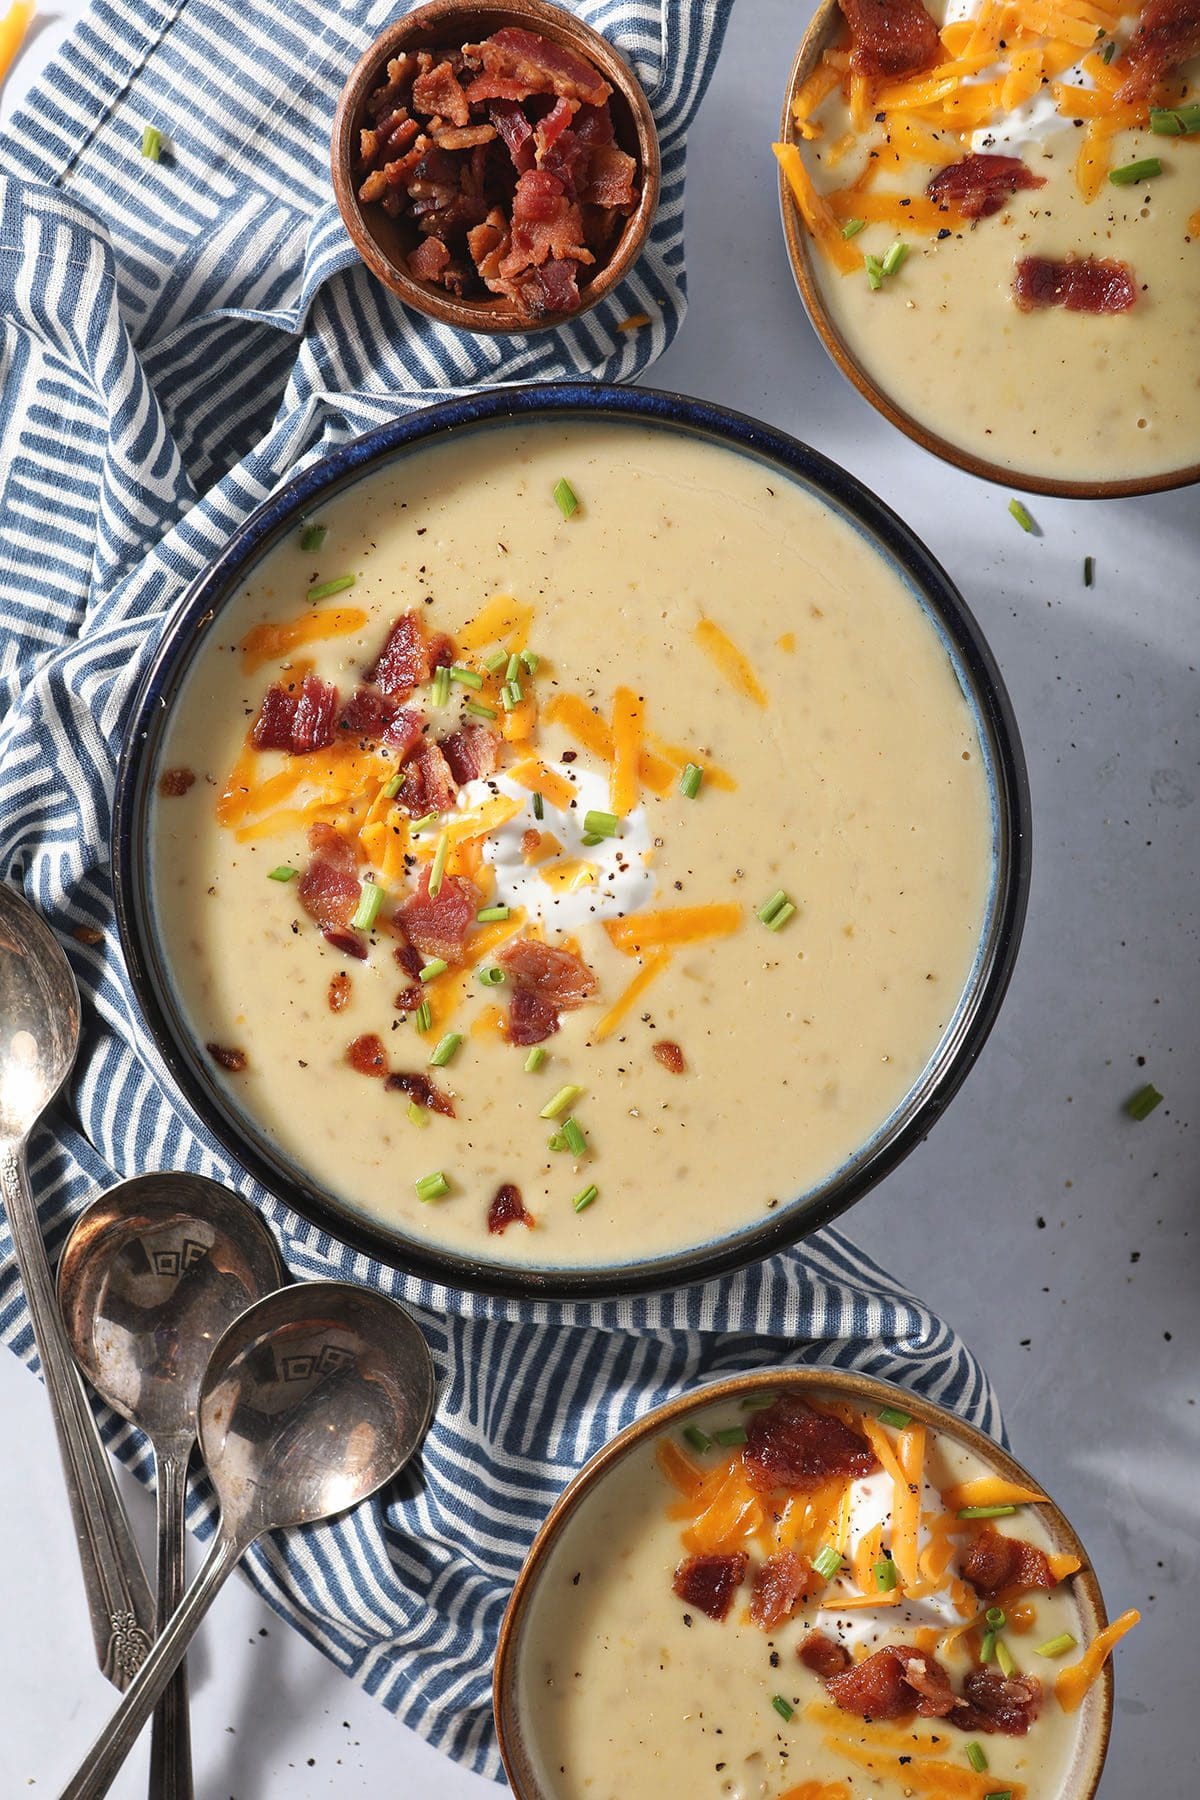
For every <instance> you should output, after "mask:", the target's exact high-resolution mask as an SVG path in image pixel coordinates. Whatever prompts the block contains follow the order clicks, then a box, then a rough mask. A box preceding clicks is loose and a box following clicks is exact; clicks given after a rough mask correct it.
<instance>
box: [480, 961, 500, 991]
mask: <svg viewBox="0 0 1200 1800" xmlns="http://www.w3.org/2000/svg"><path fill="white" fill-rule="evenodd" d="M479 979H480V981H481V982H482V983H483V985H484V987H503V986H504V970H503V969H498V968H496V966H495V964H494V963H489V964H488V966H487V968H486V969H480V971H479Z"/></svg>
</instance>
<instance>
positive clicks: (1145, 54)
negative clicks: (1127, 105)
mask: <svg viewBox="0 0 1200 1800" xmlns="http://www.w3.org/2000/svg"><path fill="white" fill-rule="evenodd" d="M1198 55H1200V0H1147V3H1146V5H1145V6H1143V8H1142V10H1141V13H1140V14H1139V15H1138V22H1137V28H1136V29H1135V31H1134V33H1133V36H1132V37H1131V38H1130V40H1129V43H1128V44H1127V45H1126V48H1125V54H1124V56H1123V57H1122V58H1121V60H1120V63H1119V64H1118V67H1119V68H1121V69H1124V70H1125V71H1126V72H1127V73H1126V78H1125V82H1124V85H1123V86H1122V87H1121V88H1120V90H1119V91H1118V94H1117V98H1118V100H1124V101H1138V100H1145V99H1147V98H1148V96H1149V94H1150V91H1151V89H1152V88H1153V87H1154V85H1155V83H1156V82H1158V81H1161V80H1162V78H1163V76H1164V75H1169V74H1170V73H1171V71H1172V69H1177V68H1178V67H1179V65H1180V63H1185V62H1189V61H1190V60H1191V58H1192V57H1193V56H1198Z"/></svg>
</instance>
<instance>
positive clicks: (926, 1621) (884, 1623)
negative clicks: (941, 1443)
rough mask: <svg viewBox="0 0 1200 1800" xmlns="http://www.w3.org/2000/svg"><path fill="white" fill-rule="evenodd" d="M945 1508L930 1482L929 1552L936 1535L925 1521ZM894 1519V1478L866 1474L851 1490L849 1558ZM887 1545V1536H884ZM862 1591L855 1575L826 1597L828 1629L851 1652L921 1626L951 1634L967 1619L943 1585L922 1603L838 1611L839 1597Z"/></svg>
mask: <svg viewBox="0 0 1200 1800" xmlns="http://www.w3.org/2000/svg"><path fill="white" fill-rule="evenodd" d="M943 1510H944V1508H943V1506H942V1501H941V1496H940V1495H939V1494H938V1492H937V1490H936V1489H935V1488H933V1487H931V1486H930V1484H929V1483H928V1482H925V1483H924V1484H923V1486H922V1489H921V1524H920V1527H919V1529H918V1532H917V1543H918V1545H919V1547H920V1548H921V1549H922V1550H924V1548H925V1546H926V1545H927V1544H928V1543H929V1538H930V1533H929V1530H928V1528H927V1526H926V1525H925V1523H924V1521H925V1519H926V1518H927V1517H929V1516H933V1515H936V1514H938V1513H940V1512H942V1511H943ZM891 1516H892V1478H891V1476H890V1475H888V1474H887V1473H886V1472H885V1471H883V1470H882V1469H881V1470H880V1471H879V1473H878V1474H875V1475H866V1476H864V1477H863V1478H862V1479H861V1480H859V1481H855V1482H854V1483H852V1485H851V1488H850V1513H849V1520H848V1529H847V1534H846V1554H847V1557H848V1558H852V1557H853V1555H854V1552H855V1550H856V1549H857V1548H858V1546H859V1544H860V1543H861V1542H862V1540H863V1538H865V1537H866V1536H867V1534H868V1533H869V1532H872V1531H874V1530H875V1529H876V1527H877V1526H879V1525H884V1526H886V1525H887V1524H888V1522H889V1521H890V1519H891ZM884 1541H885V1542H886V1541H887V1532H886V1531H885V1532H884ZM856 1592H857V1589H856V1588H855V1586H854V1583H853V1582H852V1581H851V1580H850V1579H849V1577H848V1576H847V1575H846V1574H845V1573H842V1574H840V1575H838V1576H837V1577H836V1579H835V1580H834V1581H833V1582H832V1583H831V1584H830V1586H829V1588H828V1589H827V1590H826V1593H825V1596H824V1604H825V1606H826V1607H827V1608H829V1609H830V1610H828V1611H825V1612H824V1613H823V1615H822V1616H823V1621H824V1623H823V1625H822V1629H823V1630H827V1631H830V1632H831V1633H833V1634H834V1635H836V1636H837V1638H838V1639H839V1640H840V1641H841V1642H842V1643H843V1644H845V1645H846V1646H847V1647H848V1648H850V1647H854V1648H857V1646H858V1645H860V1644H863V1645H866V1646H867V1647H868V1648H871V1647H873V1646H878V1645H879V1644H882V1643H885V1642H889V1641H892V1640H894V1639H895V1637H896V1635H897V1633H898V1632H899V1631H907V1630H917V1629H919V1628H920V1627H921V1626H933V1627H935V1628H936V1629H937V1630H939V1631H949V1630H950V1628H951V1626H954V1625H959V1624H961V1623H962V1620H961V1616H960V1614H959V1613H958V1611H957V1610H956V1608H955V1606H954V1603H953V1601H952V1600H951V1598H950V1595H949V1593H948V1591H947V1586H946V1585H943V1586H942V1587H941V1588H939V1589H938V1590H937V1592H936V1593H932V1594H925V1595H923V1596H922V1597H921V1598H920V1599H916V1600H909V1599H904V1600H901V1601H900V1603H899V1605H895V1606H878V1607H876V1606H855V1607H851V1608H850V1609H849V1610H848V1611H847V1612H837V1611H836V1610H835V1609H836V1606H837V1597H838V1594H839V1593H843V1594H853V1593H856Z"/></svg>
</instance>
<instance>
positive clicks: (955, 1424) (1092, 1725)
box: [492, 1368, 1113, 1800]
mask: <svg viewBox="0 0 1200 1800" xmlns="http://www.w3.org/2000/svg"><path fill="white" fill-rule="evenodd" d="M780 1393H788V1394H795V1395H797V1396H799V1397H801V1398H804V1397H807V1396H809V1395H812V1396H814V1397H816V1396H819V1395H827V1396H829V1397H830V1398H833V1399H841V1400H847V1401H850V1402H852V1403H854V1404H856V1405H857V1406H859V1407H861V1408H862V1409H863V1410H864V1411H867V1412H871V1413H878V1412H879V1411H880V1409H881V1408H883V1407H898V1408H900V1409H901V1410H903V1411H904V1412H905V1413H907V1414H909V1416H910V1417H911V1418H913V1419H915V1420H917V1421H918V1422H919V1423H920V1424H923V1425H925V1426H927V1427H928V1428H929V1429H930V1430H931V1431H933V1432H936V1433H937V1435H938V1436H939V1437H941V1438H943V1439H948V1440H950V1441H951V1442H952V1443H955V1444H958V1445H961V1446H962V1447H963V1448H964V1449H966V1450H967V1451H969V1452H971V1453H972V1454H973V1455H974V1456H977V1457H978V1458H979V1459H980V1461H982V1462H984V1463H985V1464H986V1465H987V1466H988V1468H989V1469H990V1470H991V1471H992V1472H993V1473H994V1474H997V1475H999V1476H1001V1477H1003V1478H1004V1479H1005V1480H1008V1481H1013V1482H1017V1483H1019V1484H1020V1485H1021V1486H1023V1487H1029V1488H1033V1489H1035V1490H1036V1491H1037V1492H1039V1493H1045V1491H1046V1490H1045V1488H1044V1486H1042V1484H1040V1483H1039V1482H1037V1481H1036V1480H1035V1479H1034V1477H1033V1476H1032V1475H1030V1474H1029V1473H1028V1472H1027V1471H1026V1470H1025V1469H1023V1468H1022V1467H1021V1465H1020V1463H1018V1462H1016V1461H1014V1459H1013V1458H1012V1457H1011V1456H1009V1455H1008V1454H1007V1452H1006V1451H1004V1450H1001V1449H1000V1448H999V1446H998V1445H997V1444H994V1443H993V1442H992V1440H991V1439H990V1438H989V1437H986V1436H985V1435H984V1433H983V1432H981V1431H978V1430H976V1428H975V1427H974V1426H973V1425H968V1424H967V1423H966V1421H965V1420H963V1419H960V1418H959V1417H958V1415H957V1414H956V1413H953V1412H949V1411H947V1410H946V1408H944V1407H941V1406H936V1405H934V1404H933V1402H932V1401H929V1400H924V1399H922V1398H920V1397H919V1396H918V1395H916V1394H912V1393H909V1392H908V1391H907V1389H902V1388H897V1387H894V1386H892V1385H891V1383H889V1382H884V1381H875V1380H873V1379H872V1378H871V1377H869V1376H866V1375H857V1374H852V1373H848V1372H846V1371H843V1370H840V1369H828V1368H787V1369H775V1370H759V1371H757V1372H756V1373H754V1374H751V1375H733V1376H730V1377H728V1378H726V1379H725V1380H722V1381H717V1382H714V1383H712V1384H711V1386H708V1387H704V1388H700V1389H698V1390H693V1391H692V1392H691V1393H688V1394H683V1395H681V1396H680V1397H679V1398H678V1399H676V1400H670V1401H668V1402H667V1403H666V1404H665V1405H664V1406H659V1407H656V1408H655V1409H654V1411H653V1412H649V1413H646V1414H645V1415H644V1417H642V1418H640V1419H638V1420H636V1421H635V1423H634V1424H632V1425H629V1426H627V1427H626V1429H625V1430H624V1431H622V1432H619V1433H618V1434H617V1436H616V1437H615V1438H613V1439H612V1441H611V1442H610V1443H608V1444H606V1445H605V1446H604V1448H603V1449H602V1450H600V1451H598V1452H597V1454H596V1455H595V1456H594V1457H593V1458H592V1460H591V1461H590V1462H589V1463H587V1464H586V1465H585V1466H584V1467H583V1468H582V1469H581V1470H580V1472H579V1474H578V1475H577V1476H576V1477H575V1479H574V1481H572V1482H571V1484H570V1486H569V1487H568V1488H567V1489H566V1490H565V1492H564V1493H563V1494H562V1495H561V1496H560V1498H559V1499H558V1501H557V1502H556V1503H555V1505H554V1507H553V1509H552V1510H551V1512H550V1514H549V1516H548V1518H547V1519H546V1522H545V1524H544V1525H543V1526H542V1528H541V1530H540V1531H539V1532H538V1534H537V1537H536V1538H535V1539H534V1541H533V1545H532V1547H531V1549H530V1551H529V1555H528V1556H527V1557H526V1559H525V1564H524V1567H523V1568H522V1570H521V1573H520V1575H519V1577H518V1579H517V1584H516V1586H515V1588H514V1589H513V1592H512V1597H511V1599H510V1600H509V1603H508V1607H507V1610H506V1611H505V1614H504V1619H503V1622H502V1624H501V1627H500V1641H499V1646H498V1649H497V1654H496V1662H495V1668H494V1673H493V1686H492V1698H493V1705H494V1709H495V1716H496V1728H497V1731H498V1733H499V1738H500V1751H501V1755H502V1756H503V1758H504V1767H505V1770H506V1772H507V1774H508V1779H509V1782H510V1784H511V1786H512V1791H513V1793H514V1794H515V1796H516V1800H557V1794H558V1790H557V1789H556V1788H555V1787H554V1786H553V1785H547V1784H546V1782H545V1781H544V1780H543V1779H541V1778H540V1777H539V1773H538V1770H537V1766H536V1762H535V1757H534V1754H533V1742H532V1731H531V1729H530V1726H529V1723H528V1717H527V1711H526V1707H527V1701H526V1699H525V1690H526V1686H527V1675H528V1669H527V1665H526V1657H527V1655H528V1654H529V1652H528V1648H527V1646H528V1641H529V1639H528V1633H527V1625H528V1621H529V1617H530V1612H531V1606H532V1603H533V1602H534V1600H535V1597H536V1595H537V1592H538V1586H539V1583H540V1581H541V1580H542V1577H543V1575H544V1574H545V1572H546V1571H547V1567H548V1564H549V1563H550V1560H551V1555H552V1552H553V1551H554V1548H555V1546H556V1544H557V1543H558V1541H559V1539H560V1537H561V1535H562V1533H563V1531H564V1529H565V1527H566V1526H567V1525H568V1523H569V1522H570V1520H571V1519H572V1517H573V1516H574V1514H575V1512H576V1509H577V1508H578V1507H579V1505H580V1504H581V1502H583V1501H584V1500H585V1499H587V1498H588V1497H589V1496H591V1495H593V1494H594V1493H595V1492H596V1490H597V1489H598V1488H601V1487H603V1485H604V1483H605V1482H606V1481H607V1480H608V1479H609V1477H610V1476H612V1475H613V1474H614V1473H615V1471H616V1470H617V1468H618V1465H620V1464H621V1463H622V1462H623V1461H624V1459H625V1458H626V1457H627V1456H628V1455H629V1454H630V1452H631V1451H633V1450H635V1449H637V1448H638V1447H639V1446H641V1445H643V1444H645V1443H646V1441H647V1440H648V1439H652V1438H656V1437H658V1436H660V1435H661V1434H662V1433H664V1432H666V1431H668V1430H670V1431H672V1432H673V1433H675V1435H676V1436H678V1434H679V1432H680V1431H681V1429H682V1428H684V1427H685V1426H686V1425H687V1423H688V1421H689V1419H690V1418H691V1417H692V1415H693V1414H695V1413H698V1412H699V1411H701V1410H702V1409H708V1408H711V1407H712V1406H713V1405H714V1404H719V1403H721V1402H730V1401H732V1402H733V1403H734V1404H735V1405H738V1406H740V1405H741V1404H742V1403H743V1402H745V1401H747V1400H750V1399H753V1398H755V1397H758V1396H761V1397H764V1398H765V1397H766V1396H767V1395H775V1394H780ZM1037 1511H1038V1516H1039V1519H1040V1520H1041V1522H1042V1524H1043V1525H1044V1526H1045V1527H1046V1529H1047V1532H1048V1534H1049V1537H1050V1539H1051V1542H1052V1546H1053V1549H1054V1550H1055V1551H1056V1552H1062V1553H1066V1554H1068V1555H1071V1556H1075V1557H1078V1558H1079V1561H1080V1563H1081V1564H1082V1567H1081V1568H1080V1571H1079V1573H1078V1574H1076V1575H1074V1576H1072V1577H1071V1578H1070V1579H1071V1581H1072V1587H1073V1596H1074V1599H1075V1602H1076V1604H1077V1605H1078V1607H1079V1609H1080V1612H1081V1614H1082V1620H1083V1625H1084V1630H1085V1633H1086V1638H1087V1641H1089V1642H1090V1641H1091V1639H1092V1638H1093V1637H1094V1636H1095V1635H1096V1633H1097V1632H1099V1631H1101V1630H1102V1629H1103V1628H1104V1626H1105V1625H1106V1624H1107V1623H1108V1619H1107V1615H1106V1613H1105V1610H1104V1600H1103V1598H1102V1596H1101V1593H1100V1586H1099V1583H1098V1582H1097V1580H1096V1577H1095V1574H1094V1573H1093V1570H1092V1567H1091V1564H1090V1563H1089V1561H1088V1557H1087V1552H1086V1551H1085V1550H1084V1547H1083V1545H1082V1544H1081V1542H1080V1540H1079V1538H1078V1536H1077V1535H1076V1533H1075V1531H1074V1530H1073V1528H1072V1527H1071V1525H1070V1524H1069V1523H1068V1521H1067V1519H1066V1518H1065V1517H1064V1515H1063V1514H1062V1512H1060V1511H1059V1509H1058V1507H1057V1506H1055V1505H1054V1504H1053V1502H1052V1501H1051V1502H1048V1503H1046V1504H1039V1506H1038V1508H1037ZM681 1554H682V1552H681ZM666 1578H667V1579H668V1580H669V1571H667V1572H666ZM1020 1641H1021V1644H1022V1646H1024V1645H1025V1644H1026V1643H1027V1642H1028V1640H1027V1639H1021V1640H1020ZM663 1654H664V1655H665V1654H666V1651H664V1652H663ZM1074 1658H1075V1653H1072V1655H1071V1657H1070V1658H1069V1659H1067V1660H1074ZM1032 1660H1033V1661H1038V1659H1037V1658H1033V1659H1032ZM1059 1666H1061V1665H1057V1664H1055V1663H1053V1662H1045V1663H1043V1664H1041V1665H1040V1668H1041V1676H1042V1679H1043V1681H1052V1680H1053V1675H1054V1671H1055V1669H1056V1668H1057V1667H1059ZM780 1679H781V1680H783V1676H782V1675H781V1678H780ZM1112 1712H1113V1673H1112V1661H1111V1659H1109V1660H1108V1661H1106V1662H1105V1664H1104V1667H1103V1670H1102V1672H1101V1674H1100V1676H1099V1678H1098V1679H1097V1680H1096V1681H1095V1682H1094V1683H1093V1685H1092V1687H1091V1689H1090V1690H1089V1692H1088V1694H1087V1696H1086V1697H1085V1699H1084V1702H1083V1705H1082V1707H1081V1709H1080V1712H1079V1714H1078V1715H1077V1716H1078V1718H1079V1720H1080V1725H1081V1729H1080V1734H1079V1741H1078V1745H1077V1748H1076V1753H1075V1756H1074V1759H1073V1761H1072V1763H1071V1766H1070V1769H1069V1772H1068V1774H1067V1777H1066V1781H1065V1783H1064V1785H1063V1787H1062V1788H1061V1789H1060V1790H1056V1794H1055V1800H1093V1796H1094V1795H1095V1793H1096V1790H1097V1788H1098V1787H1099V1784H1100V1775H1101V1771H1102V1769H1103V1766H1104V1758H1105V1754H1106V1752H1107V1750H1108V1739H1109V1733H1110V1730H1111V1727H1112ZM620 1729H621V1726H620V1719H619V1718H614V1719H613V1720H612V1722H611V1731H612V1734H613V1736H614V1737H616V1736H617V1735H618V1734H619V1732H620ZM959 1735H960V1734H957V1733H956V1734H955V1736H956V1738H957V1737H959ZM962 1741H963V1742H965V1739H964V1740H962ZM991 1741H992V1740H991V1739H988V1740H986V1742H991ZM713 1748H714V1751H716V1752H717V1753H718V1754H719V1747H718V1746H717V1745H716V1744H714V1746H713ZM958 1749H959V1754H958V1755H957V1756H956V1757H955V1759H954V1760H955V1761H956V1762H959V1761H961V1762H962V1764H963V1768H964V1769H965V1768H966V1762H965V1758H964V1757H963V1756H962V1746H961V1743H960V1744H959V1745H958ZM657 1760H658V1766H659V1768H660V1770H661V1777H660V1779H661V1780H662V1782H663V1788H662V1791H663V1792H664V1793H671V1792H673V1791H674V1789H673V1788H672V1784H671V1773H670V1772H671V1768H672V1760H671V1745H670V1744H669V1743H667V1742H664V1743H662V1744H661V1745H660V1746H659V1750H658V1759H657ZM718 1766H719V1765H718ZM592 1773H593V1777H594V1782H595V1786H596V1788H597V1790H598V1791H605V1792H606V1791H607V1784H606V1782H605V1779H604V1771H603V1770H602V1769H601V1770H594V1771H592ZM993 1785H995V1786H997V1787H998V1786H999V1785H1000V1784H999V1783H994V1784H993ZM581 1786H582V1783H581V1782H580V1781H578V1780H577V1781H576V1784H575V1785H574V1786H573V1787H572V1789H571V1792H577V1791H579V1788H580V1787H581ZM729 1791H730V1792H731V1793H732V1792H733V1791H734V1786H733V1784H732V1783H731V1785H730V1788H729ZM737 1791H738V1792H740V1791H741V1789H740V1788H738V1789H737ZM755 1791H757V1788H756V1790H755ZM801 1791H802V1792H807V1788H804V1787H803V1786H802V1788H801V1789H800V1790H798V1792H801ZM822 1791H824V1790H822ZM838 1791H839V1792H840V1791H841V1789H840V1787H839V1790H838ZM872 1791H874V1788H873V1787H872ZM922 1791H924V1790H922ZM974 1791H975V1790H974V1789H972V1792H974Z"/></svg>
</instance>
